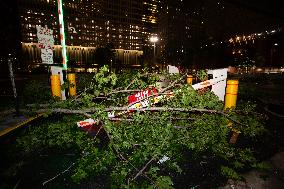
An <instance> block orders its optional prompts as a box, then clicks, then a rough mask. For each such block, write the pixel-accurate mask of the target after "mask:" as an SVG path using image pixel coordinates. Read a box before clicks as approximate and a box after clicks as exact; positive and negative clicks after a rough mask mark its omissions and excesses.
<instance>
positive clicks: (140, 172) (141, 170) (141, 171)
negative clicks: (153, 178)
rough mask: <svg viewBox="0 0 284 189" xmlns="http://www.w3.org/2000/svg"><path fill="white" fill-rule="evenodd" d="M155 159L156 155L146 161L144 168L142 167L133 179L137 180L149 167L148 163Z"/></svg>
mask: <svg viewBox="0 0 284 189" xmlns="http://www.w3.org/2000/svg"><path fill="white" fill-rule="evenodd" d="M154 160H155V158H154V157H152V158H151V159H150V160H149V161H148V162H147V163H146V165H145V166H144V167H143V168H142V169H140V171H139V172H138V173H137V174H136V175H135V177H133V178H132V179H131V180H135V179H136V178H137V177H138V176H139V175H141V174H142V173H143V171H144V170H145V169H146V168H147V167H148V165H149V164H150V163H151V162H152V161H154Z"/></svg>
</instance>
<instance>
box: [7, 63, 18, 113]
mask: <svg viewBox="0 0 284 189" xmlns="http://www.w3.org/2000/svg"><path fill="white" fill-rule="evenodd" d="M8 66H9V72H10V79H11V83H12V88H13V94H14V99H15V110H16V116H18V115H19V114H20V111H19V99H18V95H17V89H16V84H15V77H14V72H13V65H12V60H11V58H8Z"/></svg>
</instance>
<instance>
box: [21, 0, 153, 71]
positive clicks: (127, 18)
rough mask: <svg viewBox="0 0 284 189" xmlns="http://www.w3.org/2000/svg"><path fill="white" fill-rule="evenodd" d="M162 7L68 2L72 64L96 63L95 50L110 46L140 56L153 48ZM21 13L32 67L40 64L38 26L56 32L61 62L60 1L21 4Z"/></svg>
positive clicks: (125, 0)
mask: <svg viewBox="0 0 284 189" xmlns="http://www.w3.org/2000/svg"><path fill="white" fill-rule="evenodd" d="M158 4H159V1H158V0H144V1H140V0H80V1H74V0H64V1H63V12H64V13H63V14H64V24H65V36H66V45H67V53H68V56H69V57H70V58H69V60H72V61H74V62H76V64H79V65H80V64H86V63H87V64H88V62H93V60H94V57H93V54H94V51H95V48H96V47H102V46H106V45H107V44H111V45H110V46H111V47H113V48H115V49H125V50H128V51H127V52H128V53H129V52H131V53H134V54H137V55H139V56H140V55H141V52H140V51H142V50H143V47H144V46H150V45H151V44H150V43H149V37H150V36H151V33H152V32H155V28H156V25H157V10H158V8H157V6H158ZM18 9H19V15H20V27H21V34H22V40H21V41H22V47H23V52H24V53H23V54H24V56H25V57H26V59H27V60H28V64H29V63H30V62H36V63H38V62H40V54H39V50H38V49H36V50H35V48H36V43H37V36H36V25H42V26H44V25H47V26H48V27H49V28H51V29H53V32H54V39H55V53H54V57H55V61H57V62H60V40H59V36H60V35H59V23H58V22H59V21H58V13H57V0H18ZM129 50H132V51H129ZM136 63H137V62H136Z"/></svg>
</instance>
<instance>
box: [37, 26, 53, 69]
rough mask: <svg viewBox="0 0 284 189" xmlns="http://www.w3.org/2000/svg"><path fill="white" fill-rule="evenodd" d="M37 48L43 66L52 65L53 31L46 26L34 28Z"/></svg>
mask: <svg viewBox="0 0 284 189" xmlns="http://www.w3.org/2000/svg"><path fill="white" fill-rule="evenodd" d="M36 29H37V38H38V46H39V48H40V49H41V60H42V63H44V64H53V45H54V38H53V30H51V29H48V28H47V26H45V27H42V26H36Z"/></svg>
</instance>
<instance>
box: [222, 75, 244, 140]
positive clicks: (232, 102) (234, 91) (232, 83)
mask: <svg viewBox="0 0 284 189" xmlns="http://www.w3.org/2000/svg"><path fill="white" fill-rule="evenodd" d="M238 87H239V81H238V80H228V81H227V86H226V96H225V105H224V109H231V108H235V107H236V105H237V95H238ZM232 126H233V123H232V122H231V121H230V122H229V124H228V127H229V128H232ZM232 131H233V134H232V136H231V138H230V141H229V142H230V143H231V144H235V143H236V142H237V139H238V136H239V134H240V133H241V132H240V131H238V130H236V129H233V128H232Z"/></svg>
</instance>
